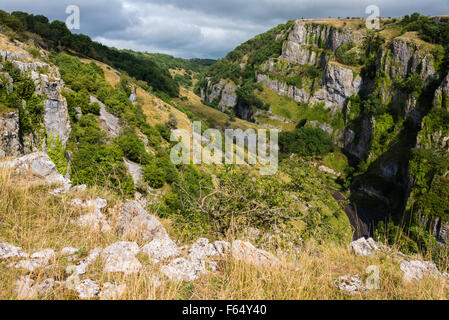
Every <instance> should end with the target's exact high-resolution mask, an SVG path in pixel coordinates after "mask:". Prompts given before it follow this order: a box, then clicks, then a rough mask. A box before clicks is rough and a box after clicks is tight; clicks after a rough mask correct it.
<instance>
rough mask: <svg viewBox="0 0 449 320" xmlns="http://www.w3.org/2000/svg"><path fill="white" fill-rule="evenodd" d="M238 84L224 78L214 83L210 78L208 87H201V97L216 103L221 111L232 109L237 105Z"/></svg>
mask: <svg viewBox="0 0 449 320" xmlns="http://www.w3.org/2000/svg"><path fill="white" fill-rule="evenodd" d="M236 90H237V86H235V85H234V84H233V83H231V82H229V81H226V80H224V79H222V80H220V82H218V83H216V84H212V82H211V80H210V79H208V85H207V88H206V89H205V88H201V98H202V99H203V100H205V101H208V102H209V103H216V104H217V105H218V107H219V109H220V110H221V111H223V112H224V111H231V110H232V109H233V108H234V107H235V106H237V93H236Z"/></svg>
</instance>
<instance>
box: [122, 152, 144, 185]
mask: <svg viewBox="0 0 449 320" xmlns="http://www.w3.org/2000/svg"><path fill="white" fill-rule="evenodd" d="M123 162H124V163H125V166H126V169H127V170H128V173H129V174H130V175H131V177H132V178H133V181H134V184H135V185H137V184H138V183H139V182H141V181H142V179H143V169H142V166H141V165H139V164H137V163H134V162H132V161H129V160H127V159H125V158H123Z"/></svg>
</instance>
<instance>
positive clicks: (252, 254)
mask: <svg viewBox="0 0 449 320" xmlns="http://www.w3.org/2000/svg"><path fill="white" fill-rule="evenodd" d="M231 254H232V257H233V258H234V259H237V260H241V261H244V262H245V263H249V264H254V265H257V266H275V265H279V264H280V260H279V259H278V258H276V257H275V256H274V255H273V254H271V253H269V252H268V251H265V250H261V249H257V248H256V247H254V246H253V245H252V244H251V243H249V242H244V241H241V240H235V241H233V242H232V245H231Z"/></svg>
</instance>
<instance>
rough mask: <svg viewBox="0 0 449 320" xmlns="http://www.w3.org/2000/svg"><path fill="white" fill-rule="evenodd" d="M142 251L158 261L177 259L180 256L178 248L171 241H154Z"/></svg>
mask: <svg viewBox="0 0 449 320" xmlns="http://www.w3.org/2000/svg"><path fill="white" fill-rule="evenodd" d="M141 251H142V252H143V253H145V254H148V255H149V256H150V257H151V258H153V259H156V260H157V261H160V260H164V259H168V258H172V257H177V256H179V254H180V252H179V249H178V246H177V245H176V244H175V243H174V242H173V241H172V240H171V239H154V240H153V241H151V242H150V243H149V244H147V245H145V246H144V247H143V248H142V249H141Z"/></svg>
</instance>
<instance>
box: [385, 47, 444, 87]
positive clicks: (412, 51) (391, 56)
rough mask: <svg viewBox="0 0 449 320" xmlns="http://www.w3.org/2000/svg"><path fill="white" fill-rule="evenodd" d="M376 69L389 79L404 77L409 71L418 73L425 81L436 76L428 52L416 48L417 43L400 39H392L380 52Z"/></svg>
mask: <svg viewBox="0 0 449 320" xmlns="http://www.w3.org/2000/svg"><path fill="white" fill-rule="evenodd" d="M377 64H378V70H383V71H384V72H385V73H386V74H387V75H388V76H389V77H390V78H391V79H394V78H395V77H396V76H399V77H400V78H402V79H404V78H405V77H406V76H407V75H408V74H410V73H418V74H419V75H420V76H421V77H422V78H423V79H424V80H425V81H426V82H427V81H429V80H431V79H434V78H435V77H437V76H438V74H437V72H436V71H435V69H434V67H433V64H432V58H431V55H430V54H424V53H421V52H419V50H417V45H416V44H414V43H410V42H407V41H405V40H402V39H394V40H393V41H392V42H391V44H390V45H389V47H388V48H387V49H386V50H384V51H383V52H382V54H381V55H380V56H379V60H378V62H377Z"/></svg>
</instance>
